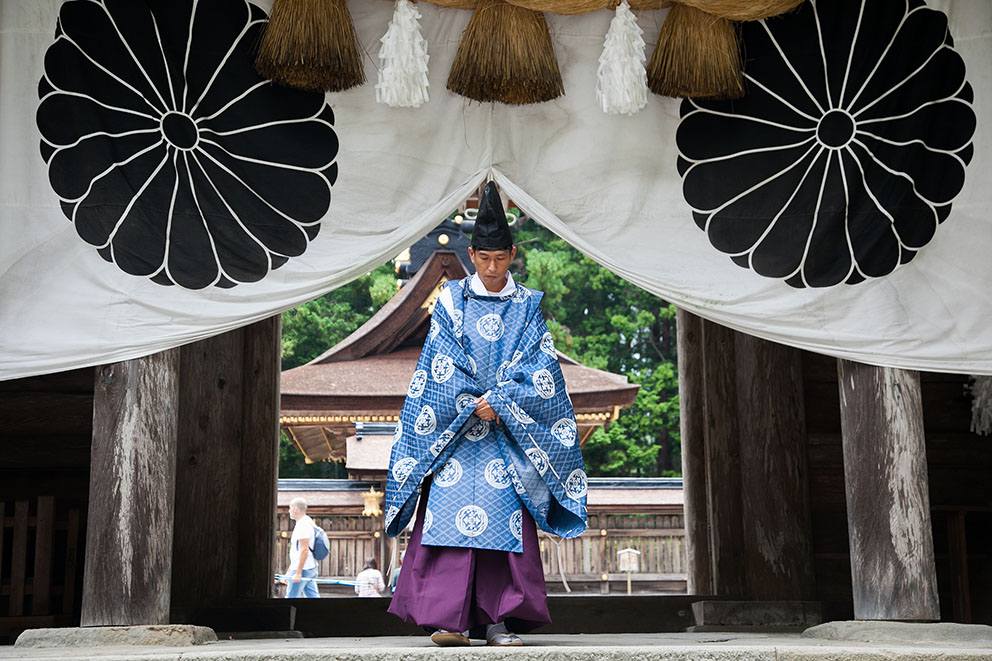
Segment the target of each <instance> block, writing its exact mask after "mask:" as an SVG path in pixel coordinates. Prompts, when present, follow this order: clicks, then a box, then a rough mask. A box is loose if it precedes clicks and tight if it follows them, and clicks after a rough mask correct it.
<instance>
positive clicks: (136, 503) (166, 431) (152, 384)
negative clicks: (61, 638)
mask: <svg viewBox="0 0 992 661" xmlns="http://www.w3.org/2000/svg"><path fill="white" fill-rule="evenodd" d="M178 379H179V350H178V349H172V350H169V351H163V352H160V353H157V354H153V355H151V356H147V357H145V358H138V359H135V360H128V361H124V362H120V363H113V364H110V365H105V366H103V367H100V368H97V370H96V389H95V397H94V402H93V445H92V450H91V457H92V461H91V464H90V494H89V514H88V522H87V528H86V564H85V567H84V569H83V606H82V619H81V624H82V626H103V625H133V624H166V623H168V621H169V594H170V585H171V579H172V571H171V566H172V539H173V506H174V493H175V474H176V432H177V426H176V419H177V410H178V401H177V398H178V393H179V388H178Z"/></svg>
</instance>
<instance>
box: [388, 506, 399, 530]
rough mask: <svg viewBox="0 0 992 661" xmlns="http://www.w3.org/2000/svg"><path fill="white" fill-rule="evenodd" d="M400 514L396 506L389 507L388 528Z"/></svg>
mask: <svg viewBox="0 0 992 661" xmlns="http://www.w3.org/2000/svg"><path fill="white" fill-rule="evenodd" d="M399 513H400V508H398V507H396V505H390V506H389V509H387V510H386V527H387V528H388V527H389V524H390V523H392V522H393V519H395V518H396V515H397V514H399Z"/></svg>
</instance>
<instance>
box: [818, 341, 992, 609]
mask: <svg viewBox="0 0 992 661" xmlns="http://www.w3.org/2000/svg"><path fill="white" fill-rule="evenodd" d="M803 377H804V386H805V393H806V396H805V403H806V428H807V434H808V439H809V450H808V457H809V459H808V461H809V480H810V482H809V484H810V507H811V511H812V536H813V549H814V563H815V572H816V591H817V596H818V598H819V599H821V600H824V601H830V602H836V603H838V604H847V606H848V607H849V606H850V603H851V599H852V593H851V564H850V554H849V550H848V537H847V517H846V509H845V508H846V503H845V495H844V461H843V452H842V449H841V428H840V398H839V394H838V388H837V361H836V360H835V359H833V358H829V357H826V356H821V355H818V354H813V353H809V352H803ZM920 377H921V391H922V396H923V418H924V427H925V431H926V445H927V463H928V473H929V487H930V506H931V509H932V512H933V515H932V518H933V538H934V550H935V553H936V560H937V581H938V589H939V592H940V595H939V596H940V608H941V619H942V620H944V621H958V622H963V621H968V620H970V621H973V622H978V623H987V624H992V553H990V552H989V549H992V479H990V478H992V438H987V437H982V436H978V435H977V434H973V433H971V432H970V431H969V428H970V424H971V398H970V397H969V396H968V395H967V394H966V393H965V390H964V387H965V384H966V383H967V375H963V374H938V373H934V372H923V373H921V375H920ZM961 520H963V522H964V526H963V531H962V530H959V529H958V528H960V526H958V528H955V523H957V522H960V521H961ZM949 531H950V532H949ZM962 539H963V540H964V541H965V546H966V548H967V556H966V557H967V585H968V588H969V589H968V591H967V593H968V594H969V596H970V600H969V601H970V603H969V604H967V605H965V604H963V603H961V595H962V594H963V593H964V591H963V590H962V589H961V588H960V587H959V589H957V590H952V589H951V588H952V584H953V583H954V582H955V581H958V583H959V585H960V582H961V581H962V580H963V579H964V577H963V576H962V567H960V566H958V567H957V568H956V570H955V571H953V572H952V559H953V558H955V557H957V554H955V553H953V552H952V551H954V550H955V549H958V548H960V547H961V540H962ZM955 540H957V541H955ZM952 547H953V548H952ZM954 564H955V565H960V562H956V563H954ZM956 602H957V607H955V603H956ZM968 611H970V617H969V616H968Z"/></svg>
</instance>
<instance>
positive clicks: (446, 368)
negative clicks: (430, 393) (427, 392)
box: [431, 353, 455, 383]
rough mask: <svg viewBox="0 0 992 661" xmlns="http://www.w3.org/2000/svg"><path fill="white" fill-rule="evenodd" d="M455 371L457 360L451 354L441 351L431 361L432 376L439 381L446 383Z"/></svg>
mask: <svg viewBox="0 0 992 661" xmlns="http://www.w3.org/2000/svg"><path fill="white" fill-rule="evenodd" d="M454 373H455V361H453V360H452V359H451V356H449V355H448V354H444V353H439V354H438V355H436V356H434V360H432V361H431V376H432V377H433V378H434V380H435V381H437V382H438V383H444V382H445V381H447V380H448V379H450V378H451V375H452V374H454Z"/></svg>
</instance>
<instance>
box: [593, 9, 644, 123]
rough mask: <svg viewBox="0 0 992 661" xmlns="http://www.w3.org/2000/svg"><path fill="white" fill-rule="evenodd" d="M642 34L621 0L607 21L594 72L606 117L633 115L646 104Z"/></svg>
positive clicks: (597, 94) (599, 98) (598, 96)
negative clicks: (600, 52) (608, 23)
mask: <svg viewBox="0 0 992 661" xmlns="http://www.w3.org/2000/svg"><path fill="white" fill-rule="evenodd" d="M642 34H644V30H642V29H641V26H639V25H638V24H637V17H636V16H634V13H633V12H632V11H630V5H629V4H627V0H623V2H621V3H620V4H619V5H617V11H616V14H615V15H614V16H613V20H612V21H611V22H610V29H609V30H608V31H607V33H606V40H605V41H604V43H603V53H602V55H600V56H599V70H598V71H597V73H596V98H597V99H598V100H599V105H600V107H601V108H602V109H603V112H605V113H607V114H610V115H620V114H623V115H633V114H634V113H636V112H638V111H639V110H641V109H642V108H644V106H646V105H647V103H648V76H647V72H646V71H645V69H644V63H645V62H646V61H647V57H646V56H645V55H644V38H643V37H642V36H641V35H642Z"/></svg>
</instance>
